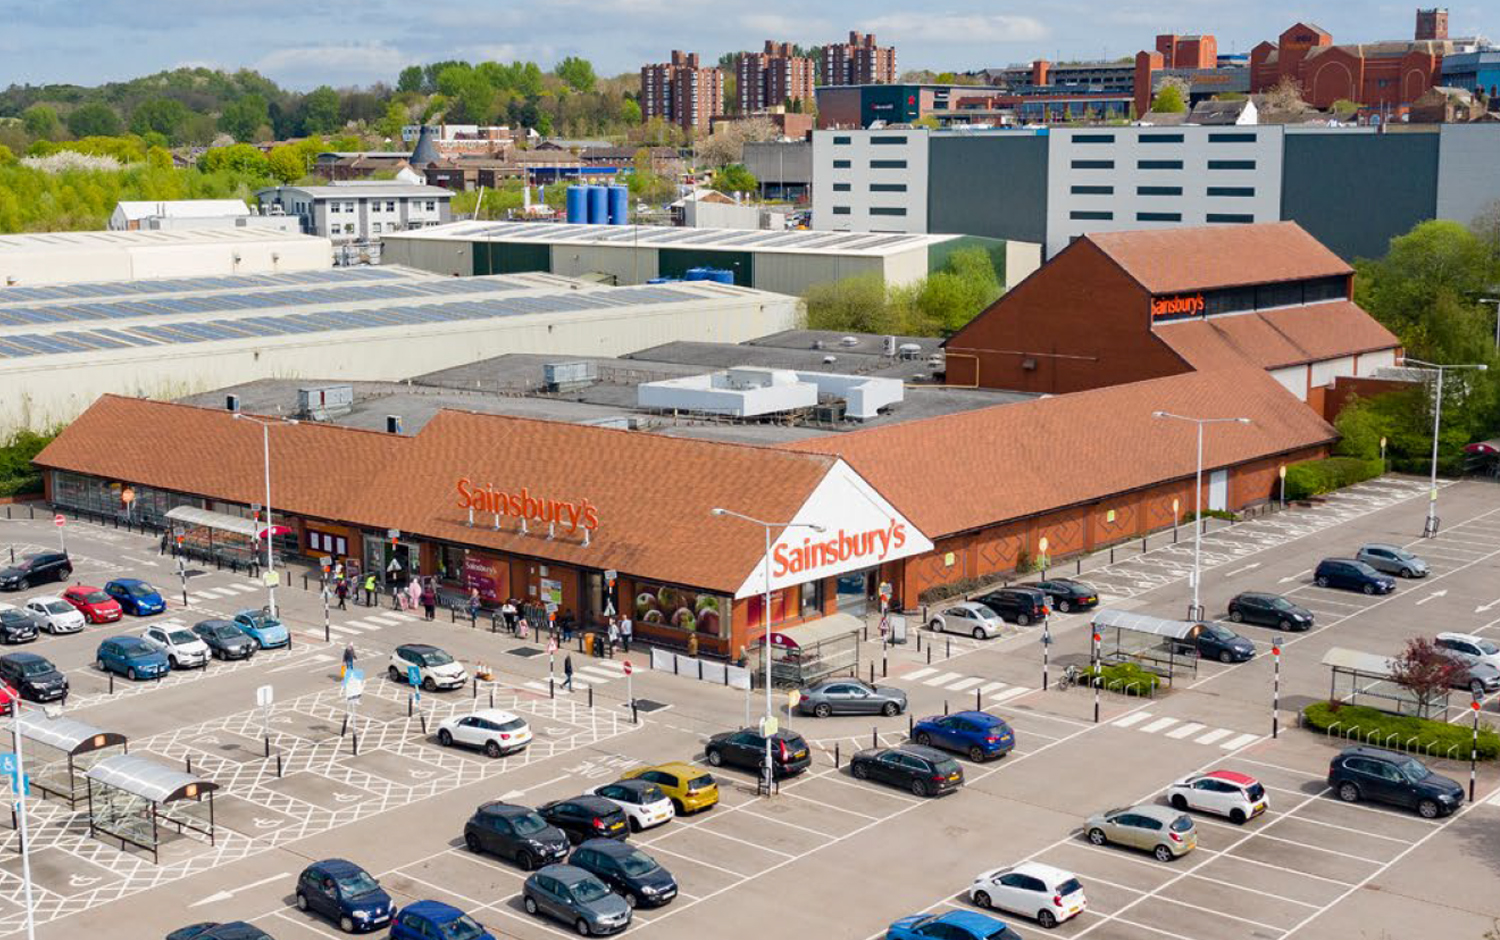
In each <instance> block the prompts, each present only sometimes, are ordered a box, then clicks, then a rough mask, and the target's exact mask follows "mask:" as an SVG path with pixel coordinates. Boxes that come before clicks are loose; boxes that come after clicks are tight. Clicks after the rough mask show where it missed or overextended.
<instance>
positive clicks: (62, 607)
mask: <svg viewBox="0 0 1500 940" xmlns="http://www.w3.org/2000/svg"><path fill="white" fill-rule="evenodd" d="M42 606H43V607H45V608H46V609H47V613H49V614H69V613H72V612H73V605H72V604H69V603H68V602H67V601H52V602H51V603H49V604H43V605H42Z"/></svg>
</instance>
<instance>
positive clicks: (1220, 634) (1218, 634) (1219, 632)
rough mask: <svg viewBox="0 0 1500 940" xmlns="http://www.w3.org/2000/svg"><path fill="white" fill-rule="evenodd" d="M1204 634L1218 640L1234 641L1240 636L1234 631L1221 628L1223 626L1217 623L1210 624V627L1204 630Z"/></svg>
mask: <svg viewBox="0 0 1500 940" xmlns="http://www.w3.org/2000/svg"><path fill="white" fill-rule="evenodd" d="M1203 632H1204V633H1207V634H1209V635H1210V636H1212V637H1213V638H1214V639H1216V640H1232V639H1234V638H1235V637H1236V636H1238V635H1239V634H1237V633H1235V632H1234V631H1233V630H1229V629H1226V628H1225V627H1221V626H1219V625H1218V624H1216V623H1211V624H1208V626H1207V627H1206V628H1205V629H1204V631H1203Z"/></svg>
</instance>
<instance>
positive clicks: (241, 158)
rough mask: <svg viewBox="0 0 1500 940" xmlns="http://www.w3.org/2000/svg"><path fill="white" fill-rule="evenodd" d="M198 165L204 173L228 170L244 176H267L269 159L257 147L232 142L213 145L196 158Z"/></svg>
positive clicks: (269, 168)
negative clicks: (224, 144) (223, 144)
mask: <svg viewBox="0 0 1500 940" xmlns="http://www.w3.org/2000/svg"><path fill="white" fill-rule="evenodd" d="M198 167H199V169H201V170H203V171H204V172H206V173H217V172H220V171H226V170H227V171H229V172H231V173H239V174H242V175H244V176H259V177H265V176H269V175H270V173H271V165H270V161H269V160H267V159H266V155H265V154H263V153H261V152H260V149H259V148H258V147H254V146H251V145H250V144H232V145H230V146H228V147H213V148H210V149H209V150H206V151H204V153H203V156H201V157H199V158H198Z"/></svg>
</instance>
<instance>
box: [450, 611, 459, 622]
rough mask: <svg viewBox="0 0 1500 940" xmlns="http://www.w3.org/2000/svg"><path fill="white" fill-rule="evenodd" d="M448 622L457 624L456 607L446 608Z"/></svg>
mask: <svg viewBox="0 0 1500 940" xmlns="http://www.w3.org/2000/svg"><path fill="white" fill-rule="evenodd" d="M448 622H449V623H458V608H457V607H449V608H448Z"/></svg>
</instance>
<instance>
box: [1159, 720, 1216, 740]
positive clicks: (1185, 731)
mask: <svg viewBox="0 0 1500 940" xmlns="http://www.w3.org/2000/svg"><path fill="white" fill-rule="evenodd" d="M1207 727H1208V725H1200V724H1198V723H1197V722H1194V721H1190V722H1188V723H1187V724H1185V725H1183V726H1182V727H1181V728H1173V729H1172V730H1171V731H1168V732H1167V737H1169V738H1172V739H1174V740H1180V739H1182V738H1186V737H1189V736H1190V735H1194V734H1197V733H1198V732H1200V731H1202V730H1203V729H1204V728H1207Z"/></svg>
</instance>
